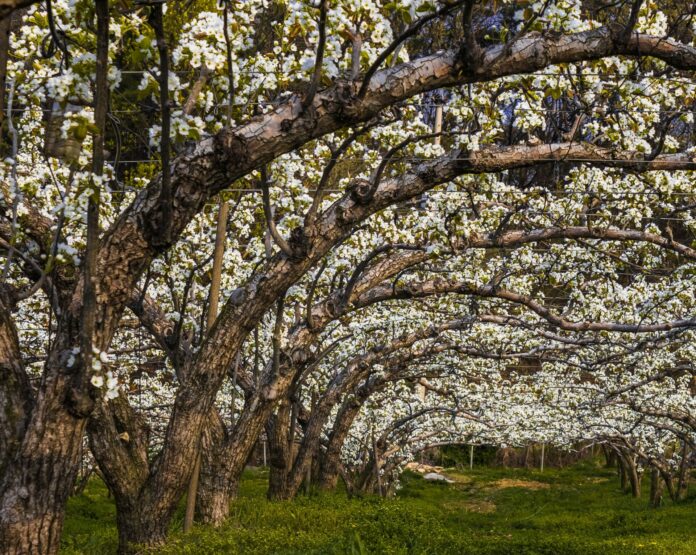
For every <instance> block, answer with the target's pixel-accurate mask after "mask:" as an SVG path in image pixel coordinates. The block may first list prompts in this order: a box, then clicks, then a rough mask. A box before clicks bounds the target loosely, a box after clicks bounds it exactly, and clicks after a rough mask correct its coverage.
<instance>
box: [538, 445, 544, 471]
mask: <svg viewBox="0 0 696 555" xmlns="http://www.w3.org/2000/svg"><path fill="white" fill-rule="evenodd" d="M545 448H546V444H545V443H542V444H541V467H540V469H539V470H540V471H541V472H544V451H545Z"/></svg>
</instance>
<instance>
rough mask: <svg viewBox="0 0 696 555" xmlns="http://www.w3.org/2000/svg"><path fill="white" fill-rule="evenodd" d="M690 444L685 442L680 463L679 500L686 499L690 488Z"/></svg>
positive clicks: (677, 494)
mask: <svg viewBox="0 0 696 555" xmlns="http://www.w3.org/2000/svg"><path fill="white" fill-rule="evenodd" d="M689 458H690V452H689V446H688V445H687V443H686V442H684V447H683V448H682V453H681V462H680V463H679V479H678V482H677V493H676V496H677V501H683V500H684V499H686V495H687V493H688V489H689V470H690V469H689Z"/></svg>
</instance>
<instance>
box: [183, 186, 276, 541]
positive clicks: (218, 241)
mask: <svg viewBox="0 0 696 555" xmlns="http://www.w3.org/2000/svg"><path fill="white" fill-rule="evenodd" d="M228 213H229V205H228V204H227V203H226V202H224V201H222V200H221V201H220V208H219V210H218V218H217V229H216V230H215V251H214V253H213V275H212V281H211V283H210V301H209V304H208V315H207V318H206V327H207V329H208V330H210V328H212V327H213V324H214V323H215V319H216V318H217V312H218V301H219V298H220V280H221V277H222V257H223V255H224V254H225V236H226V234H227V215H228ZM265 455H266V452H265V444H264V459H265ZM264 466H265V463H264ZM200 473H201V453H200V447H199V452H198V456H197V457H196V464H194V466H193V474H192V475H191V480H190V481H189V485H188V490H187V492H186V514H185V515H184V532H188V531H189V530H191V528H192V527H193V516H194V512H195V510H196V495H197V494H198V478H199V475H200Z"/></svg>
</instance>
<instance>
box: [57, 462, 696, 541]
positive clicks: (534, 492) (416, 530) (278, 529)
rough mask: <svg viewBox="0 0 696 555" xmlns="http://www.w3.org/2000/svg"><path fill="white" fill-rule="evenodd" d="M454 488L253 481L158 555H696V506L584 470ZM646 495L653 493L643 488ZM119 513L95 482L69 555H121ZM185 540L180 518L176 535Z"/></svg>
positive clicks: (71, 528)
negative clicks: (286, 497)
mask: <svg viewBox="0 0 696 555" xmlns="http://www.w3.org/2000/svg"><path fill="white" fill-rule="evenodd" d="M448 475H449V476H450V477H452V478H454V479H456V480H457V482H456V483H455V484H451V485H447V484H442V483H432V482H426V481H425V480H423V479H422V478H420V477H419V476H416V475H413V474H409V473H407V474H406V475H404V477H403V488H402V489H401V490H400V492H399V495H398V498H397V499H390V500H381V499H378V498H375V497H368V498H364V499H351V500H349V499H347V498H346V496H345V495H344V494H341V493H335V494H327V495H314V496H310V497H304V496H303V497H300V498H298V499H297V500H295V501H293V502H280V503H277V502H276V503H271V502H268V501H266V499H265V497H264V495H265V488H266V473H265V472H263V471H255V472H247V474H246V476H245V479H244V480H243V483H242V489H241V495H240V499H239V500H237V501H236V502H235V504H234V507H233V509H232V518H231V519H230V521H229V523H228V524H227V525H225V526H224V527H223V528H220V529H217V530H211V529H208V528H206V527H202V526H201V527H197V528H196V529H195V530H194V531H193V532H192V533H191V534H189V535H187V536H186V537H184V536H183V535H182V534H181V533H179V532H173V534H172V538H171V542H170V543H169V544H168V545H167V546H166V547H165V548H164V549H162V550H160V551H158V553H160V554H183V553H190V554H197V555H198V554H216V553H220V554H223V553H224V554H228V553H242V554H252V553H254V554H256V553H258V554H268V553H282V554H300V553H301V554H305V553H317V554H324V553H326V554H331V553H336V554H339V553H340V554H343V553H347V554H363V553H380V554H381V553H389V554H410V553H419V554H420V553H432V554H437V555H441V554H450V553H451V554H457V555H459V554H468V553H471V554H501V555H502V554H505V555H508V554H554V555H556V554H578V555H579V554H582V555H587V554H595V553H596V554H602V555H610V554H619V553H621V554H634V553H646V554H662V553H664V554H669V555H678V554H693V553H696V498H693V497H692V498H691V499H689V500H687V501H686V502H684V503H682V504H679V505H672V504H671V503H670V502H667V503H666V505H665V506H664V507H662V508H660V509H657V510H655V509H649V508H647V500H646V499H645V498H644V499H640V500H634V499H632V498H631V497H630V496H628V495H625V494H623V493H621V492H620V491H619V488H618V483H617V479H616V476H615V474H614V473H613V472H612V471H608V470H605V469H602V468H599V467H594V466H591V465H588V464H585V465H581V466H577V467H574V468H569V469H565V470H555V469H546V470H545V471H544V473H543V474H542V473H540V472H539V471H530V470H518V469H498V468H482V469H474V471H472V472H469V471H468V470H467V471H466V472H448ZM645 486H648V484H647V483H646V484H645ZM114 514H115V513H114V508H113V505H112V503H111V502H110V500H109V499H107V497H106V490H105V488H104V486H103V484H101V483H99V482H96V481H95V482H93V483H91V484H90V485H89V486H88V488H87V490H86V492H85V494H83V495H81V496H79V497H76V498H73V499H71V501H70V503H69V505H68V516H67V520H66V524H65V531H64V534H63V553H69V554H77V553H81V554H89V555H93V554H99V553H113V552H114V551H115V547H116V530H115V525H114ZM180 528H181V514H180V513H179V514H178V515H177V518H176V519H175V522H174V524H173V530H178V529H180Z"/></svg>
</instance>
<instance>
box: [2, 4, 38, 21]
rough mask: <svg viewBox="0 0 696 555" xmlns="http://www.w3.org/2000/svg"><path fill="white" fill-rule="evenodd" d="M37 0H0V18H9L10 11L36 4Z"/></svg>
mask: <svg viewBox="0 0 696 555" xmlns="http://www.w3.org/2000/svg"><path fill="white" fill-rule="evenodd" d="M37 2H38V0H0V20H2V21H4V20H5V19H9V18H10V16H11V15H12V12H13V11H15V10H18V9H20V8H26V7H27V6H31V5H32V4H36V3H37Z"/></svg>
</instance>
